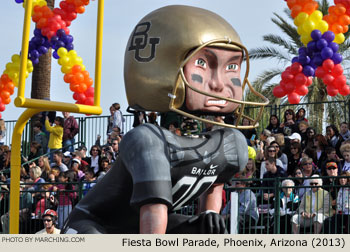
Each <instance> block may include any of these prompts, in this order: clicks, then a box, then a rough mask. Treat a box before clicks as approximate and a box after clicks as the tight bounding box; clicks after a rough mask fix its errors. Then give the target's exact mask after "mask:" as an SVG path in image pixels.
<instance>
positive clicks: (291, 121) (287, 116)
mask: <svg viewBox="0 0 350 252" xmlns="http://www.w3.org/2000/svg"><path fill="white" fill-rule="evenodd" d="M280 127H281V128H282V129H283V134H284V135H285V136H290V135H292V134H293V133H295V132H298V126H297V124H296V123H295V113H294V111H293V110H292V109H287V110H286V112H284V122H283V123H281V124H280Z"/></svg>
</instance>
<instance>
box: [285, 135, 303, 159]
mask: <svg viewBox="0 0 350 252" xmlns="http://www.w3.org/2000/svg"><path fill="white" fill-rule="evenodd" d="M285 140H286V147H285V148H284V152H285V154H287V156H289V155H290V154H291V153H290V146H291V144H292V143H300V144H301V136H300V134H299V133H296V132H295V133H293V134H291V135H290V136H287V137H285Z"/></svg>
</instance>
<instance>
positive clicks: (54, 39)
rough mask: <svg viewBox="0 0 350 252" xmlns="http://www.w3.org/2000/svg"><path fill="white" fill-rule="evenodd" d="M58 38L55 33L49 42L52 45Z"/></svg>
mask: <svg viewBox="0 0 350 252" xmlns="http://www.w3.org/2000/svg"><path fill="white" fill-rule="evenodd" d="M58 40H60V39H59V38H58V37H57V36H56V35H55V36H52V37H51V40H50V41H51V43H52V44H53V45H54V44H55V43H56V42H57V41H58Z"/></svg>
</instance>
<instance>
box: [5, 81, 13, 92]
mask: <svg viewBox="0 0 350 252" xmlns="http://www.w3.org/2000/svg"><path fill="white" fill-rule="evenodd" d="M4 90H5V91H8V92H9V93H10V95H13V93H14V92H15V85H14V84H13V82H8V83H7V85H6V86H5V87H4Z"/></svg>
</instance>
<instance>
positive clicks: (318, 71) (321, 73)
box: [315, 67, 327, 78]
mask: <svg viewBox="0 0 350 252" xmlns="http://www.w3.org/2000/svg"><path fill="white" fill-rule="evenodd" d="M326 74H327V72H326V71H325V70H324V69H323V67H317V68H316V71H315V75H316V77H318V78H323V77H324V76H325V75H326Z"/></svg>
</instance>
